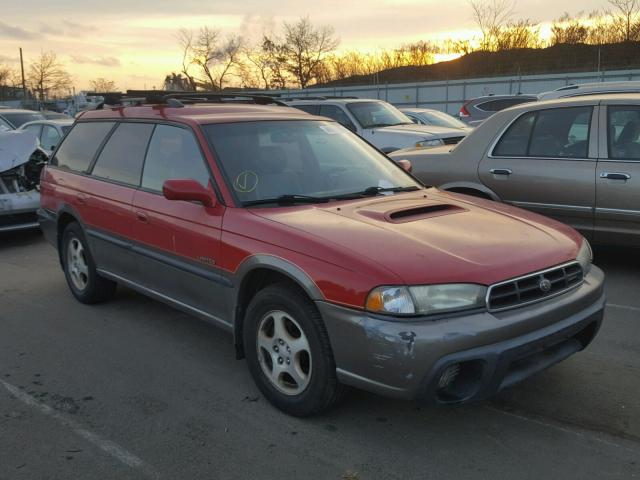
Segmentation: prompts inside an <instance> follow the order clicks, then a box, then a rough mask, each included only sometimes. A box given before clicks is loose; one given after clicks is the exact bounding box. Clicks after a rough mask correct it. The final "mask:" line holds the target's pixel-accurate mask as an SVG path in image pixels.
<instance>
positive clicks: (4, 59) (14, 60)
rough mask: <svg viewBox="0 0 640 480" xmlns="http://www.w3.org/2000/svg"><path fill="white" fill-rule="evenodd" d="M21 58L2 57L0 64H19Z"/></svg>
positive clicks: (0, 57)
mask: <svg viewBox="0 0 640 480" xmlns="http://www.w3.org/2000/svg"><path fill="white" fill-rule="evenodd" d="M19 62H20V57H18V56H16V57H11V56H9V55H0V63H19Z"/></svg>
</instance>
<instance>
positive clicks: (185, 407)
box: [0, 232, 640, 480]
mask: <svg viewBox="0 0 640 480" xmlns="http://www.w3.org/2000/svg"><path fill="white" fill-rule="evenodd" d="M595 253H596V264H598V265H599V266H600V267H602V268H603V269H604V270H605V272H606V274H607V287H606V288H607V294H608V302H609V303H608V306H607V309H606V314H605V321H604V323H603V326H602V329H601V331H600V333H599V335H598V337H597V338H596V340H595V341H594V343H593V344H592V345H591V346H590V347H589V348H588V349H587V350H586V351H584V352H581V353H578V354H576V355H574V356H573V357H571V358H569V359H568V360H566V361H564V362H562V363H561V364H559V365H556V366H554V367H553V368H551V369H549V370H547V371H545V372H542V373H540V374H538V375H536V376H535V377H533V378H531V379H529V380H528V381H526V382H525V383H522V384H520V385H518V386H516V387H514V388H512V389H510V390H508V391H505V392H503V393H502V394H500V395H498V396H496V397H494V398H493V399H491V400H488V401H485V402H482V403H479V404H475V405H468V406H462V407H437V406H424V405H423V406H421V405H417V404H415V403H413V402H405V401H397V400H389V399H385V398H381V397H377V396H375V395H372V394H368V393H364V392H359V391H355V390H354V391H350V392H349V393H348V394H347V396H346V398H345V399H344V401H343V402H342V403H341V404H340V405H338V406H337V407H336V408H334V409H332V410H331V411H330V412H328V413H326V414H323V415H321V416H318V417H314V418H310V419H298V418H293V417H289V416H287V415H285V414H283V413H280V412H279V411H277V410H276V409H274V408H273V407H271V405H270V404H269V403H268V402H267V401H266V400H265V399H264V398H263V397H262V396H261V395H260V394H259V392H258V390H257V388H256V387H255V386H254V384H253V382H252V380H251V378H250V376H249V373H248V370H247V368H246V365H245V362H244V361H238V360H235V359H234V351H233V346H232V342H231V337H230V336H229V335H228V334H227V333H225V332H223V331H220V330H218V329H216V328H215V327H212V326H210V325H208V324H206V323H204V322H201V321H199V320H197V319H194V318H191V317H189V316H187V315H185V314H183V313H180V312H177V311H175V310H173V309H171V308H169V307H166V306H164V305H163V304H160V303H157V302H155V301H152V300H150V299H147V298H145V297H143V296H142V295H139V294H137V293H135V292H133V291H131V290H128V289H125V288H119V290H118V294H117V295H116V298H115V299H114V300H113V301H111V302H109V303H105V304H101V305H97V306H86V305H82V304H80V303H78V302H77V301H75V300H74V299H73V297H72V296H71V294H70V293H69V290H68V288H67V286H66V284H65V281H64V277H63V274H62V271H61V270H60V266H59V264H58V261H57V257H56V254H55V251H54V250H53V248H52V247H50V246H49V245H48V244H47V243H46V242H45V241H44V239H43V238H42V236H41V235H40V233H39V232H21V233H18V232H16V233H14V234H11V235H3V236H2V237H0V480H21V479H28V480H41V479H56V480H57V479H64V480H70V479H83V480H86V479H146V478H153V479H171V480H176V479H252V480H253V479H276V478H277V479H281V480H282V479H304V478H307V479H316V478H317V479H348V480H355V479H359V480H367V479H414V478H415V479H455V480H464V479H492V480H494V479H502V478H505V479H507V478H508V479H535V480H540V479H556V478H557V479H564V480H566V479H581V480H582V479H599V480H600V479H630V478H639V477H640V335H639V333H640V251H637V250H636V251H633V250H627V249H613V248H611V249H596V251H595Z"/></svg>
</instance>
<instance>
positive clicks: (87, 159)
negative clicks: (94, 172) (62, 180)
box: [51, 122, 115, 173]
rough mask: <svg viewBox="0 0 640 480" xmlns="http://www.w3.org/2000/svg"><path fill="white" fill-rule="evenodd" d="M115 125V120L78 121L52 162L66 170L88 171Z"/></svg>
mask: <svg viewBox="0 0 640 480" xmlns="http://www.w3.org/2000/svg"><path fill="white" fill-rule="evenodd" d="M114 125H115V123H114V122H85V123H76V124H75V126H74V127H73V128H72V129H71V131H70V132H69V134H68V135H67V136H66V137H65V139H64V141H63V142H62V144H61V145H60V148H58V151H57V152H56V155H55V157H54V158H53V160H52V162H51V164H52V165H56V166H57V167H58V168H61V169H64V170H70V171H72V172H79V173H86V171H87V169H88V168H89V165H90V164H91V161H92V160H93V157H95V155H96V153H97V151H98V149H99V148H100V146H101V145H102V142H104V139H105V138H106V137H107V134H108V133H109V132H110V131H111V129H112V128H113V126H114Z"/></svg>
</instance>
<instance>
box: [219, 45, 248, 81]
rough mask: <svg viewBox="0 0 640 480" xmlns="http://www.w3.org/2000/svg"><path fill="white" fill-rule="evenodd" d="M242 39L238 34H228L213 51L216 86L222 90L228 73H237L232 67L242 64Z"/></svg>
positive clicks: (238, 66)
mask: <svg viewBox="0 0 640 480" xmlns="http://www.w3.org/2000/svg"><path fill="white" fill-rule="evenodd" d="M243 44H244V40H243V38H242V37H241V36H240V35H230V36H228V37H227V38H226V39H225V41H224V43H222V45H220V46H219V48H218V49H217V50H216V52H215V57H214V62H215V65H216V68H215V78H216V82H217V83H216V88H218V89H219V90H222V89H223V88H224V84H225V82H226V79H227V77H228V76H229V75H239V74H238V73H236V72H235V71H234V69H236V68H237V69H239V68H240V67H241V65H242V52H243Z"/></svg>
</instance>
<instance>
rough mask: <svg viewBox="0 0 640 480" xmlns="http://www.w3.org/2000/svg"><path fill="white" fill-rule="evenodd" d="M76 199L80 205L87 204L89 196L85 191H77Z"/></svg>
mask: <svg viewBox="0 0 640 480" xmlns="http://www.w3.org/2000/svg"><path fill="white" fill-rule="evenodd" d="M76 201H77V203H78V205H86V204H87V196H86V195H85V194H84V193H76Z"/></svg>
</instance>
